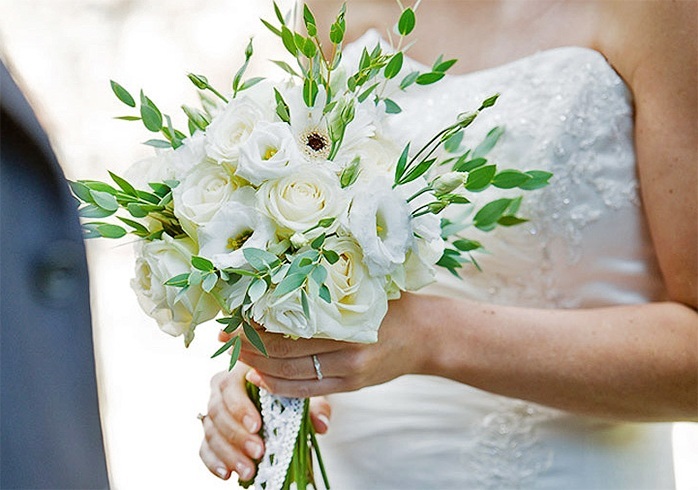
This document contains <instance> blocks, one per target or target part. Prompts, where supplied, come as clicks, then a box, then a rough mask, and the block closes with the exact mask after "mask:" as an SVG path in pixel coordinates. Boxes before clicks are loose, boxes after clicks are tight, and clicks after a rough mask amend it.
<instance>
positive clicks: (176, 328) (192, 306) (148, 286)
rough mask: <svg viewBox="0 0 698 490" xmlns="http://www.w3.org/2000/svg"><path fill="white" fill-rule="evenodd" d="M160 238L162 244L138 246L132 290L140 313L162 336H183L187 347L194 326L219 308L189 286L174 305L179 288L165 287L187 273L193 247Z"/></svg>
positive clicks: (207, 318) (155, 241)
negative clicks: (141, 310) (143, 312)
mask: <svg viewBox="0 0 698 490" xmlns="http://www.w3.org/2000/svg"><path fill="white" fill-rule="evenodd" d="M162 237H163V238H162V240H153V241H149V242H141V244H140V246H139V247H138V250H137V258H136V277H135V278H134V279H133V280H132V281H131V287H132V288H133V290H134V291H135V292H136V296H137V298H138V302H139V304H140V305H141V308H143V311H145V313H146V314H147V315H149V316H151V317H152V318H154V319H155V320H156V321H157V322H158V325H159V327H160V329H161V330H162V331H163V332H166V333H168V334H170V335H172V336H179V335H184V336H185V342H186V343H187V344H189V342H191V340H192V338H193V337H194V328H195V327H196V325H198V324H199V323H203V322H205V321H208V320H210V319H212V318H213V317H215V316H216V314H217V313H218V311H219V309H218V305H217V304H216V302H215V300H214V299H213V298H212V297H211V296H209V295H208V294H206V293H204V292H203V291H202V290H201V288H200V287H199V286H190V287H189V289H188V290H187V292H186V293H185V294H184V295H182V296H181V297H180V299H179V301H177V302H175V297H176V296H177V293H178V292H179V288H176V287H172V286H164V283H165V282H166V281H168V280H169V279H171V278H172V277H174V276H177V275H179V274H184V273H188V272H190V270H191V266H190V262H191V256H192V254H193V253H194V252H195V250H196V247H195V245H194V243H193V242H192V241H191V240H189V239H173V238H171V237H169V236H168V235H166V234H163V236H162Z"/></svg>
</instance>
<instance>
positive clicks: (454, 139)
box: [444, 129, 463, 153]
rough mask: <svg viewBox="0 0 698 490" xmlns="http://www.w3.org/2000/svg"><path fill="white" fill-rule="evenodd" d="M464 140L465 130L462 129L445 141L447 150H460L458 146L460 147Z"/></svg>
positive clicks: (454, 151)
mask: <svg viewBox="0 0 698 490" xmlns="http://www.w3.org/2000/svg"><path fill="white" fill-rule="evenodd" d="M462 141H463V130H462V129H461V130H458V131H456V132H455V133H453V134H452V135H451V136H449V138H448V139H447V140H446V141H445V142H444V150H446V151H447V152H449V153H456V152H457V151H458V148H460V144H461V142H462Z"/></svg>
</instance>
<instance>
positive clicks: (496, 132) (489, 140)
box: [473, 126, 504, 158]
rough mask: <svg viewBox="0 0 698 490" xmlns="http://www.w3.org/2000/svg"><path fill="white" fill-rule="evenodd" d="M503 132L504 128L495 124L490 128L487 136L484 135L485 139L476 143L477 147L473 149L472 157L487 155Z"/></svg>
mask: <svg viewBox="0 0 698 490" xmlns="http://www.w3.org/2000/svg"><path fill="white" fill-rule="evenodd" d="M503 134H504V128H502V127H500V126H497V127H494V128H492V129H491V130H490V132H489V133H487V136H485V139H484V140H483V141H482V143H480V144H479V145H477V148H475V150H473V158H479V157H483V156H485V155H487V154H488V153H489V152H490V150H492V148H494V145H496V144H497V141H498V140H499V138H500V136H502V135H503Z"/></svg>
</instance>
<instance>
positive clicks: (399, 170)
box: [395, 143, 410, 183]
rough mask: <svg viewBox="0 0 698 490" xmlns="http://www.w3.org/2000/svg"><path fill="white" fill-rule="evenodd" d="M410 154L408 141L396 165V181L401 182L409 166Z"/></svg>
mask: <svg viewBox="0 0 698 490" xmlns="http://www.w3.org/2000/svg"><path fill="white" fill-rule="evenodd" d="M409 154H410V144H409V143H407V145H405V148H403V150H402V153H401V154H400V158H399V159H398V161H397V165H396V166H395V182H396V183H397V182H399V181H400V179H402V176H403V174H404V173H405V168H406V167H407V158H408V156H409Z"/></svg>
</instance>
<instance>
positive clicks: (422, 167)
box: [399, 158, 436, 185]
mask: <svg viewBox="0 0 698 490" xmlns="http://www.w3.org/2000/svg"><path fill="white" fill-rule="evenodd" d="M434 162H436V159H435V158H431V159H429V160H423V161H421V162H419V165H417V166H416V167H414V168H413V169H412V170H410V171H409V172H407V175H405V177H403V178H402V179H401V180H400V182H399V183H400V184H401V185H402V184H406V183H408V182H412V181H413V180H415V179H416V178H418V177H421V176H422V175H424V174H425V173H426V172H428V171H429V169H430V168H431V166H432V165H433V164H434Z"/></svg>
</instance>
